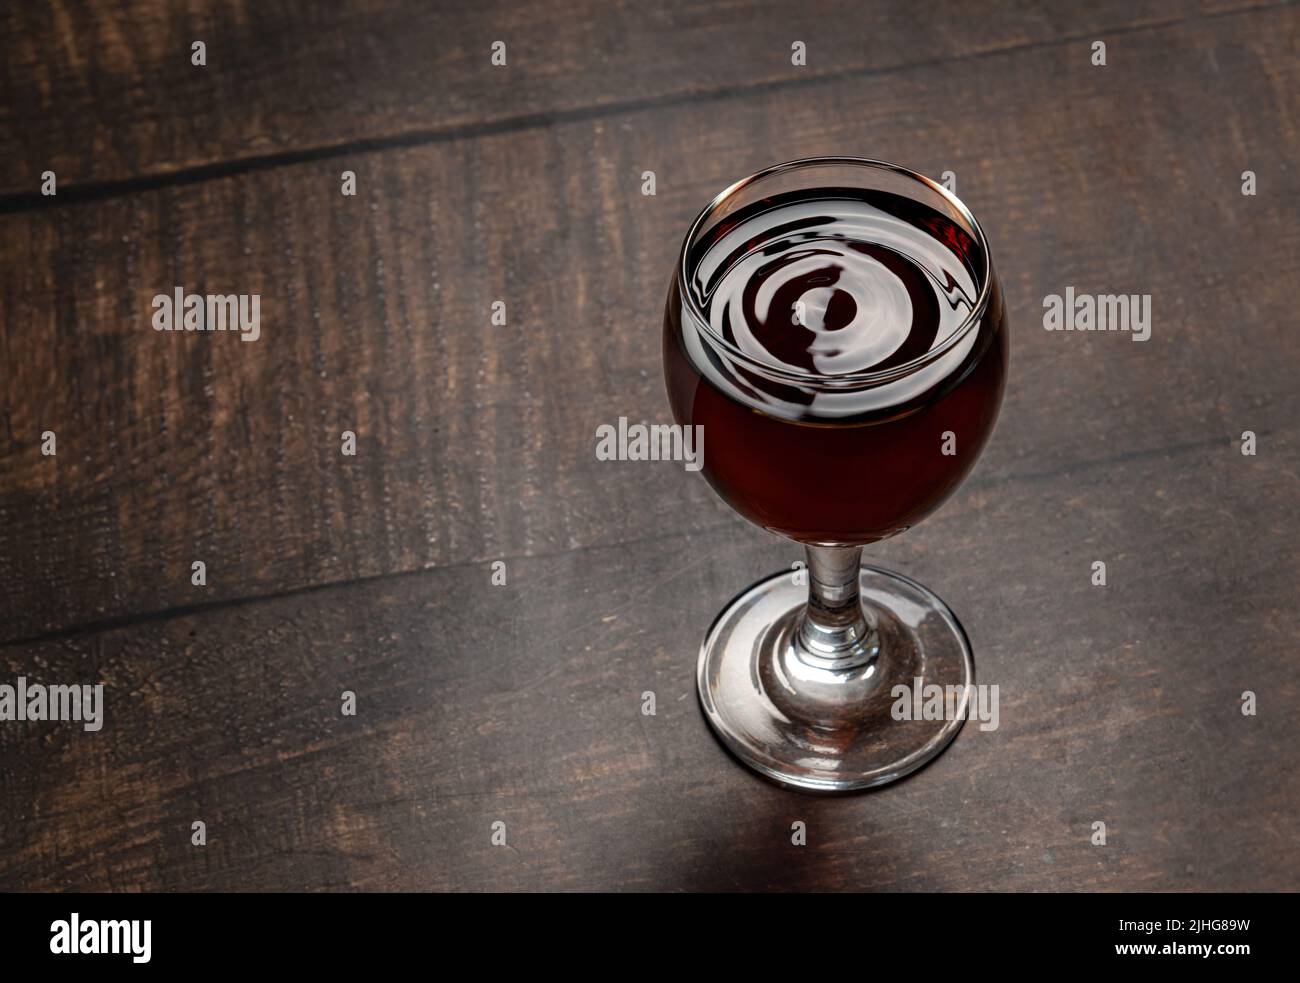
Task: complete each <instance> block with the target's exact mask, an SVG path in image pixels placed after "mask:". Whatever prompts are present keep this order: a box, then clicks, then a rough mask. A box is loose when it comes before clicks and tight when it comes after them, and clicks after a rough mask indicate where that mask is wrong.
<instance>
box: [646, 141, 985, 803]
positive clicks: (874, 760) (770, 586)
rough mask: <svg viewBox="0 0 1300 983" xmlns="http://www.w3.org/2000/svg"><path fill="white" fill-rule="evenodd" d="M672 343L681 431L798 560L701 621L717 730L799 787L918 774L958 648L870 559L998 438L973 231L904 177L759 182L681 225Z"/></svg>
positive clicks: (934, 748) (940, 615)
mask: <svg viewBox="0 0 1300 983" xmlns="http://www.w3.org/2000/svg"><path fill="white" fill-rule="evenodd" d="M663 345H664V354H663V357H664V375H665V381H666V384H667V388H668V396H669V401H670V403H671V405H672V411H673V416H674V418H675V419H676V421H677V423H678V424H679V425H681V426H702V427H703V436H704V441H703V472H704V475H705V477H706V478H707V479H708V481H709V483H710V485H711V486H712V487H713V489H714V490H715V491H716V492H717V493H718V494H719V495H720V496H721V497H722V499H723V500H724V501H726V502H727V503H728V504H729V505H730V506H731V507H732V508H734V509H735V510H736V511H738V512H739V513H740V514H741V515H743V516H745V518H747V519H749V520H750V521H751V522H754V523H756V524H758V525H760V526H762V527H763V528H765V529H768V530H770V531H772V532H775V533H778V534H780V535H782V536H785V537H787V538H789V539H792V540H794V541H795V542H798V543H802V544H803V545H804V548H805V550H806V554H807V559H806V568H798V569H793V570H786V571H782V572H779V573H776V574H773V575H771V576H769V577H767V578H765V579H764V580H761V581H759V582H758V583H757V584H755V585H753V586H752V587H750V588H749V589H747V590H745V591H744V592H743V593H741V594H740V595H739V596H738V597H736V598H735V599H734V600H733V601H731V603H729V604H728V605H727V606H726V607H725V608H724V609H723V611H722V613H721V614H719V615H718V617H717V619H716V620H715V621H714V623H713V625H712V627H710V628H709V630H708V632H707V634H706V635H705V639H704V643H703V645H702V646H701V649H700V656H699V663H698V672H697V683H698V687H699V695H700V702H701V704H702V706H703V709H704V713H705V715H706V717H707V719H708V721H709V723H710V724H711V725H712V727H713V729H714V731H715V732H716V733H717V734H718V736H719V737H720V738H721V739H722V741H723V743H724V744H725V745H726V746H727V747H728V748H729V749H730V750H731V751H732V752H733V753H734V754H735V755H736V756H737V757H739V758H740V760H741V761H743V762H744V763H745V764H747V765H749V766H750V767H752V768H754V769H755V770H757V771H758V772H760V773H761V774H763V775H765V776H767V777H768V778H770V779H773V780H775V781H777V782H778V783H781V784H784V785H787V786H791V787H795V788H800V789H805V790H814V791H827V792H836V791H849V790H854V789H862V788H868V787H871V786H875V785H881V784H884V783H886V782H890V781H893V780H895V779H897V778H900V777H902V776H903V775H906V774H908V773H909V772H912V771H914V770H915V769H917V768H919V767H920V766H921V765H923V764H925V763H926V762H927V761H929V760H931V759H932V758H934V757H935V756H936V755H938V754H939V753H940V752H941V751H942V750H943V749H944V748H945V747H947V746H948V744H949V743H950V742H951V741H952V739H953V738H954V737H955V736H956V734H957V732H958V731H959V730H960V729H961V726H962V723H963V722H964V720H965V717H966V715H967V712H968V709H969V707H970V705H971V700H972V697H973V693H974V680H975V668H974V662H973V659H972V656H971V649H970V644H969V642H968V640H967V638H966V635H965V632H964V631H963V630H962V627H961V625H960V624H959V623H958V621H957V619H956V617H955V616H954V615H953V613H952V612H951V611H950V610H949V609H948V607H947V605H946V604H944V603H943V601H941V600H940V599H939V598H938V597H937V596H936V595H935V594H934V593H933V592H931V591H930V590H928V589H927V588H925V587H923V586H921V585H920V584H918V583H916V582H915V581H913V580H910V579H908V578H907V577H904V576H901V575H899V574H897V573H890V572H887V571H885V570H880V569H877V568H875V567H871V566H863V565H862V564H861V554H862V547H863V546H864V545H866V544H869V543H874V542H879V541H880V540H883V539H886V538H888V537H890V536H893V535H896V534H898V533H900V532H902V531H903V530H905V529H907V528H909V527H910V526H912V525H914V524H915V523H917V522H919V521H920V520H921V519H922V518H924V517H925V516H926V515H928V514H929V513H931V512H932V511H934V509H936V508H937V507H938V506H939V505H940V504H941V503H942V502H943V501H944V499H946V498H947V497H948V495H949V494H951V493H952V491H953V490H954V489H955V488H956V487H957V486H958V485H959V484H960V483H961V481H962V479H963V478H964V477H965V476H966V474H967V473H968V472H969V471H970V469H971V467H972V466H973V465H974V463H975V460H976V458H977V457H978V456H979V454H980V451H981V450H982V449H983V447H984V445H985V443H986V442H987V440H988V438H989V435H990V434H991V432H992V430H993V425H994V422H995V420H996V418H997V413H998V408H999V406H1000V404H1001V401H1002V392H1003V387H1004V381H1005V376H1006V365H1007V329H1006V323H1005V310H1004V306H1003V299H1002V290H1001V287H1000V286H999V283H998V280H997V277H996V275H995V274H994V272H993V265H992V260H991V258H990V255H989V250H988V245H987V243H986V242H985V239H984V234H983V232H982V231H981V229H980V227H979V224H978V223H977V222H976V221H975V218H974V217H973V216H972V215H971V213H970V212H969V211H968V210H967V209H966V207H965V206H964V205H963V204H962V203H961V202H960V201H958V200H957V198H956V197H955V196H954V195H952V194H951V193H949V192H948V191H947V190H946V189H944V188H943V187H942V186H940V185H938V184H936V183H935V182H933V181H931V180H929V179H928V178H926V177H923V176H922V175H920V174H917V173H915V172H914V171H910V170H908V169H906V168H904V167H900V166H898V165H895V164H888V163H885V162H883V161H876V160H867V159H863V158H854V157H817V158H807V159H803V160H796V161H792V162H789V163H785V164H779V165H776V166H774V167H769V168H767V169H765V170H762V171H759V172H758V173H756V174H754V175H752V176H751V177H747V178H745V179H744V180H741V181H738V182H737V183H736V184H733V185H732V186H731V187H729V188H727V189H726V190H724V191H723V192H722V193H721V194H719V195H718V196H717V197H716V198H714V199H713V201H712V202H710V203H709V205H708V206H707V207H706V208H705V209H704V210H703V211H702V212H700V214H699V216H698V217H697V218H696V219H695V222H694V223H693V224H692V225H691V228H690V231H689V232H688V233H687V236H686V239H685V242H684V243H683V245H682V249H681V254H680V259H679V262H678V265H677V269H676V271H675V273H674V275H673V278H672V283H671V286H670V289H669V294H668V304H667V311H666V314H665V317H664V335H663ZM935 687H938V689H935ZM936 696H938V699H936ZM936 707H942V712H941V713H940V712H938V710H936ZM918 711H919V712H918Z"/></svg>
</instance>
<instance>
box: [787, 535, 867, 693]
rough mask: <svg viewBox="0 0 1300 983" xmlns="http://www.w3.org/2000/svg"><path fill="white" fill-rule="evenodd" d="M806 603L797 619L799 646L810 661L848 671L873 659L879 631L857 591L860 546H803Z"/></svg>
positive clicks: (860, 560)
mask: <svg viewBox="0 0 1300 983" xmlns="http://www.w3.org/2000/svg"><path fill="white" fill-rule="evenodd" d="M804 549H805V551H806V552H807V555H808V606H807V607H806V608H805V609H804V613H803V617H802V618H801V619H800V621H799V643H800V644H799V647H800V649H801V650H802V652H801V656H802V657H803V658H804V660H805V661H806V662H809V663H812V664H814V665H817V666H819V667H821V668H826V669H835V670H840V669H844V670H848V669H854V668H857V667H859V666H862V665H865V664H866V663H868V662H870V661H872V660H873V659H874V658H875V657H876V655H877V654H878V653H879V651H880V640H879V635H878V633H877V632H876V627H875V625H874V624H873V620H872V618H871V616H870V614H869V613H868V612H867V611H866V610H865V609H864V608H863V606H862V598H861V597H860V596H859V592H858V568H859V565H860V564H861V562H862V547H861V546H805V547H804Z"/></svg>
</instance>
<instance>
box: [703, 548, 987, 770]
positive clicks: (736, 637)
mask: <svg viewBox="0 0 1300 983" xmlns="http://www.w3.org/2000/svg"><path fill="white" fill-rule="evenodd" d="M846 579H847V581H848V583H850V584H851V583H852V578H851V576H848V577H847V578H846ZM859 588H860V591H861V599H862V608H863V611H864V612H865V614H866V616H867V617H866V624H867V626H868V631H867V633H866V636H865V638H858V639H857V640H855V641H854V644H853V650H852V652H851V653H849V654H848V655H845V654H842V653H841V654H840V655H838V656H836V657H830V656H828V655H827V654H826V653H825V652H819V651H818V649H817V647H816V644H815V640H814V642H813V643H812V644H810V643H809V642H808V638H809V637H811V635H810V633H809V632H808V631H806V630H801V626H802V624H803V621H804V612H805V608H806V605H807V602H808V596H809V595H808V587H807V586H806V584H801V583H796V580H795V574H794V573H793V572H791V571H783V572H781V573H778V574H775V575H774V576H771V577H768V578H766V579H765V580H762V581H760V582H759V583H757V584H755V585H754V586H753V587H751V588H749V590H747V591H745V592H744V593H743V594H741V595H740V596H739V597H737V598H736V599H735V600H734V601H732V602H731V603H730V604H728V605H727V607H726V608H725V609H724V610H723V612H722V613H721V614H720V615H719V616H718V618H717V620H716V621H715V622H714V623H713V626H712V627H711V628H710V629H709V632H708V634H707V635H706V636H705V639H704V644H703V646H702V647H701V648H700V660H699V669H698V674H697V682H698V684H699V690H700V702H701V704H702V705H703V707H704V714H705V716H706V717H707V718H708V721H709V723H710V725H711V726H712V727H713V729H714V731H715V732H716V733H717V735H718V736H719V737H720V738H721V739H722V741H723V743H724V744H725V745H726V746H727V747H728V748H729V749H730V750H731V751H732V753H734V754H735V755H736V756H737V757H738V758H740V760H741V761H743V762H744V763H745V764H747V765H749V766H750V767H751V768H753V769H754V770H755V771H758V772H760V773H761V774H763V775H764V776H766V777H767V778H770V779H772V780H773V781H776V782H778V783H779V784H782V785H786V786H790V787H793V788H798V789H803V790H808V791H819V792H849V791H854V790H857V789H864V788H871V787H872V786H875V785H884V784H885V783H887V782H892V781H894V780H895V779H898V778H902V777H903V776H904V775H907V774H909V773H910V772H913V771H915V770H916V769H917V768H920V767H921V766H922V765H923V764H925V763H926V762H927V761H929V760H931V759H932V758H934V757H936V756H937V755H938V754H939V753H940V752H941V751H942V750H943V749H944V748H946V747H947V746H948V744H949V743H950V742H951V741H952V739H953V738H954V737H956V736H957V732H958V731H959V730H961V726H962V723H963V722H964V721H965V719H966V712H967V708H968V707H969V705H970V700H971V697H972V696H973V690H974V685H975V663H974V660H973V658H972V657H971V650H970V643H969V641H967V639H966V633H965V632H964V631H962V628H961V625H960V624H958V622H957V619H956V617H954V615H953V613H952V612H951V611H950V610H949V609H948V606H947V605H946V604H944V603H943V601H941V600H939V598H938V597H936V596H935V595H934V594H933V593H931V592H930V591H928V590H926V589H925V588H924V587H922V586H921V585H920V584H918V583H916V582H915V581H912V580H909V579H908V578H907V577H903V576H901V575H899V574H896V573H890V572H888V571H886V570H880V569H877V568H875V567H868V566H864V567H861V569H860V571H859ZM898 686H904V687H906V694H904V693H903V691H901V690H896V687H898ZM935 686H938V687H940V688H941V689H940V690H935V689H933V687H935ZM939 694H942V713H941V715H940V712H939ZM918 711H919V712H918ZM927 717H929V718H932V719H926V718H927ZM899 718H902V719H899ZM918 718H919V719H918ZM933 718H937V719H933Z"/></svg>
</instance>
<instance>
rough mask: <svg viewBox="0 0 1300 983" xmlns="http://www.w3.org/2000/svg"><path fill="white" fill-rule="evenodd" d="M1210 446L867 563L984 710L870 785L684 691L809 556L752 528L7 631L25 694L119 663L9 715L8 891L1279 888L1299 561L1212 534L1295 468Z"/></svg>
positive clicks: (1101, 473) (901, 544)
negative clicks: (798, 828)
mask: <svg viewBox="0 0 1300 983" xmlns="http://www.w3.org/2000/svg"><path fill="white" fill-rule="evenodd" d="M1295 436H1296V430H1295V425H1294V423H1292V424H1291V425H1290V427H1289V429H1288V431H1287V434H1286V437H1287V439H1288V440H1291V441H1294V439H1295ZM1225 451H1226V449H1225V448H1223V447H1221V446H1217V445H1214V446H1201V447H1195V448H1190V449H1184V450H1179V451H1171V452H1168V453H1155V454H1151V455H1147V456H1144V457H1140V458H1138V459H1135V460H1132V461H1129V462H1127V463H1126V464H1125V465H1124V469H1123V473H1122V474H1117V471H1116V468H1114V467H1103V466H1099V467H1095V468H1090V469H1083V470H1080V471H1077V472H1071V471H1066V472H1062V473H1059V474H1055V475H1044V476H1042V477H1040V478H1038V479H1035V480H1032V481H1031V480H1025V479H1023V478H1020V477H1015V476H1008V477H1002V478H999V477H995V476H992V475H988V474H987V473H986V475H985V477H984V480H983V481H982V482H980V484H979V486H978V487H976V488H973V489H970V490H967V491H965V492H962V493H959V495H958V497H957V499H956V500H955V501H954V502H952V503H951V504H950V506H949V507H948V508H947V509H945V510H943V511H942V512H940V513H939V514H938V515H936V516H935V517H934V518H933V519H932V520H930V521H928V522H926V523H924V524H922V525H921V526H919V527H918V528H917V529H915V530H912V531H911V532H910V533H908V534H907V535H906V536H904V537H902V538H900V539H898V540H897V541H894V542H891V543H888V544H884V545H882V546H880V547H878V548H875V549H873V550H872V551H871V553H872V559H873V560H875V561H877V562H880V563H882V564H884V565H887V566H891V567H894V568H897V569H901V570H903V571H905V572H907V573H908V574H910V575H913V576H915V577H917V578H919V579H920V580H922V581H923V582H924V583H926V584H927V585H929V586H931V587H932V588H934V589H935V590H936V591H937V592H938V593H939V594H940V595H941V596H943V597H944V598H945V599H946V600H948V602H949V603H950V604H952V605H953V607H954V608H955V610H956V611H957V612H958V614H959V616H960V617H961V618H962V619H963V621H964V623H965V625H966V627H967V629H968V631H969V633H970V635H971V638H972V640H973V644H974V647H975V652H976V660H977V665H978V673H979V677H978V678H979V681H980V682H982V683H984V684H996V685H998V687H999V694H1000V695H999V721H998V723H999V726H998V728H997V729H996V730H992V731H987V732H981V731H980V730H978V728H977V726H976V725H975V724H974V723H969V724H967V726H966V728H965V729H964V730H963V732H962V734H961V735H960V736H959V737H958V739H957V741H956V743H955V744H954V745H953V747H952V748H951V749H950V750H949V751H948V752H947V753H946V754H944V755H943V756H941V757H940V758H939V759H938V760H937V761H936V762H935V763H934V764H932V765H931V766H929V767H928V768H926V769H924V770H922V771H921V772H919V773H918V774H916V775H914V776H912V777H911V778H909V779H907V780H906V781H904V782H902V783H900V784H898V785H895V786H891V787H890V788H888V789H886V790H883V791H880V792H876V793H872V794H868V795H863V796H857V797H850V798H841V799H817V798H811V797H807V796H803V795H799V794H796V793H792V792H786V791H783V790H780V789H777V788H776V787H774V786H770V785H768V784H767V783H765V782H763V781H762V780H760V779H758V778H757V777H755V776H753V775H752V774H751V773H749V772H748V771H746V770H745V769H743V768H742V767H740V766H739V765H737V764H736V763H734V762H733V761H732V760H731V759H729V758H728V757H727V755H726V754H725V752H724V751H723V750H722V748H721V747H720V746H719V745H718V744H717V743H716V742H715V741H714V739H713V738H712V737H711V735H710V733H709V730H708V727H707V725H706V724H705V722H704V720H703V718H702V716H701V714H700V712H699V710H698V707H697V704H696V698H695V694H694V681H693V666H694V658H695V653H696V651H697V647H698V644H699V640H700V638H701V636H702V634H703V632H704V630H705V627H706V626H707V625H708V623H709V621H710V619H711V618H712V616H713V614H714V613H715V611H716V610H717V609H718V608H719V607H720V605H721V604H722V603H723V602H724V601H725V600H726V599H727V598H728V597H730V596H732V595H733V594H734V593H735V592H736V591H737V590H738V589H739V588H741V587H743V586H744V585H745V584H746V583H748V582H750V581H752V580H753V579H755V578H757V577H758V576H760V575H763V574H765V573H767V572H768V571H770V570H773V569H778V568H780V567H782V566H785V565H787V564H789V563H790V562H791V561H792V560H793V559H795V558H796V557H797V556H798V555H799V554H798V553H797V552H796V551H795V550H794V548H793V547H792V546H791V545H790V544H787V543H783V542H780V541H776V540H775V539H773V538H772V537H770V536H767V535H766V534H763V533H761V532H759V531H757V530H755V529H753V528H752V527H748V526H746V525H745V524H744V523H742V522H741V521H740V520H738V519H737V520H734V521H732V522H727V523H724V524H722V525H720V526H719V527H717V528H714V529H711V530H706V531H704V532H699V533H692V534H686V533H681V532H672V533H666V534H665V535H663V536H661V537H659V538H657V539H655V540H654V541H652V542H645V543H640V544H620V545H615V546H609V547H600V548H594V549H590V550H582V551H576V550H575V551H570V552H566V553H563V554H559V555H552V556H546V557H538V558H532V559H523V560H519V561H514V562H512V563H511V564H510V565H509V570H508V580H507V583H506V584H505V585H504V586H492V585H491V582H490V577H491V572H490V570H489V569H488V567H487V566H486V565H465V566H460V567H456V568H442V569H438V570H433V571H427V572H421V573H417V574H413V575H411V576H406V577H397V578H390V579H386V580H380V581H371V582H368V583H364V584H353V585H347V586H343V587H338V588H327V589H325V590H321V591H313V592H308V593H303V594H298V595H294V596H289V597H281V598H276V599H270V600H261V601H254V602H249V603H243V604H238V605H235V606H230V607H224V608H219V609H212V610H205V611H199V612H195V613H192V614H188V615H184V616H179V617H174V618H167V619H161V620H157V621H152V622H149V623H147V624H143V625H134V626H131V627H129V628H119V629H113V630H108V631H103V632H98V633H94V634H87V635H81V636H77V637H72V638H62V639H55V640H49V641H45V642H40V643H34V644H24V645H21V646H16V647H15V646H9V647H6V648H4V649H2V650H0V673H3V675H2V676H0V678H2V679H3V680H4V681H7V682H12V681H13V680H14V678H15V677H16V676H17V675H18V674H19V673H26V674H27V675H28V676H29V677H31V678H32V680H33V681H39V682H44V683H93V682H100V681H102V682H103V683H105V685H106V697H105V702H106V708H107V709H106V714H105V724H104V727H103V730H102V731H100V732H99V733H92V734H87V733H84V732H83V731H81V730H80V729H77V728H76V726H75V725H66V724H38V723H30V722H29V723H22V724H14V723H11V724H6V725H5V726H4V727H0V790H2V791H3V795H0V886H3V888H4V889H6V890H15V889H20V890H66V889H74V888H75V889H79V890H118V891H123V890H250V889H268V888H273V889H279V890H315V889H330V888H348V889H363V890H380V889H383V890H388V889H402V890H429V889H438V890H442V889H447V890H520V889H527V890H536V889H553V890H578V889H583V890H691V889H698V890H732V889H759V888H762V889H827V890H838V889H873V890H888V891H892V890H996V891H1005V890H1019V891H1030V890H1032V891H1042V890H1062V889H1064V890H1085V889H1087V890H1107V891H1110V890H1157V891H1182V890H1203V889H1215V890H1226V891H1237V890H1286V889H1289V888H1291V887H1293V886H1294V885H1295V883H1296V880H1297V877H1298V876H1300V869H1298V867H1297V863H1298V859H1297V854H1296V851H1295V849H1294V846H1295V842H1296V837H1297V834H1300V828H1298V821H1297V818H1296V817H1297V816H1298V815H1300V808H1297V807H1298V806H1300V801H1298V799H1300V788H1298V787H1297V785H1296V783H1295V782H1294V780H1293V777H1294V774H1295V770H1296V767H1297V764H1298V763H1300V762H1297V760H1296V759H1297V750H1296V744H1295V741H1294V740H1292V737H1293V734H1294V726H1293V723H1292V718H1291V714H1290V708H1291V707H1292V706H1294V705H1295V702H1296V700H1297V698H1300V692H1298V684H1297V680H1296V676H1295V673H1294V671H1293V664H1292V660H1291V656H1290V654H1289V653H1293V652H1294V651H1295V649H1296V645H1297V643H1300V615H1297V611H1296V607H1295V605H1294V603H1293V602H1294V584H1295V582H1296V576H1297V574H1300V570H1298V569H1297V558H1296V555H1295V552H1294V550H1293V549H1292V548H1291V547H1292V544H1291V542H1290V541H1289V540H1287V539H1286V538H1284V537H1282V536H1259V537H1257V538H1252V537H1251V535H1224V531H1225V529H1229V528H1230V529H1235V530H1237V531H1239V532H1240V533H1250V532H1251V531H1254V530H1265V529H1270V528H1272V527H1275V526H1279V525H1280V524H1281V520H1280V519H1279V517H1278V513H1279V509H1278V503H1279V502H1281V501H1284V500H1285V499H1287V497H1288V496H1294V491H1295V480H1294V475H1293V474H1289V473H1287V472H1286V471H1285V470H1283V469H1279V468H1278V467H1276V466H1275V465H1274V464H1270V463H1268V462H1267V461H1265V460H1264V459H1262V458H1253V459H1252V458H1244V457H1241V456H1240V455H1233V454H1231V453H1226V452H1225ZM627 467H630V468H632V469H633V470H638V471H641V472H644V471H645V470H646V468H644V467H638V466H637V465H627ZM679 477H680V478H681V480H682V482H683V483H685V481H686V478H685V476H679ZM1093 558H1104V559H1106V560H1107V561H1108V563H1109V571H1110V576H1109V583H1108V585H1107V586H1106V587H1104V588H1097V587H1093V586H1092V585H1091V584H1090V562H1091V560H1092V559H1093ZM1246 689H1250V690H1253V691H1254V692H1256V693H1257V694H1258V695H1259V701H1260V702H1259V714H1258V716H1255V717H1247V716H1243V715H1242V714H1241V713H1240V711H1239V698H1240V695H1241V693H1242V691H1243V690H1246ZM344 690H351V691H353V692H355V693H356V695H357V708H358V712H357V715H356V716H355V717H344V716H343V715H342V714H341V712H340V707H341V702H340V695H341V693H342V692H343V691H344ZM646 691H652V692H654V693H655V695H656V704H657V705H656V711H657V712H656V713H655V715H654V716H646V715H643V714H642V713H641V705H642V694H643V693H645V692H646ZM196 819H197V820H202V821H204V822H205V823H206V824H207V830H208V837H209V839H208V843H207V846H205V847H203V848H197V847H194V846H192V845H191V844H190V827H191V823H192V822H193V821H195V820H196ZM796 820H799V821H802V822H804V823H806V824H807V831H808V834H807V835H808V840H807V844H808V845H807V846H806V847H803V848H800V847H795V846H793V845H792V844H791V842H790V827H791V823H792V822H794V821H796ZM496 821H501V822H504V823H505V824H506V835H507V845H506V846H505V847H498V846H493V845H492V844H491V840H490V837H491V832H492V823H494V822H496ZM1095 821H1103V822H1105V823H1106V824H1107V845H1106V846H1104V847H1098V846H1093V845H1092V844H1091V842H1090V837H1091V835H1092V824H1093V823H1094V822H1095Z"/></svg>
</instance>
